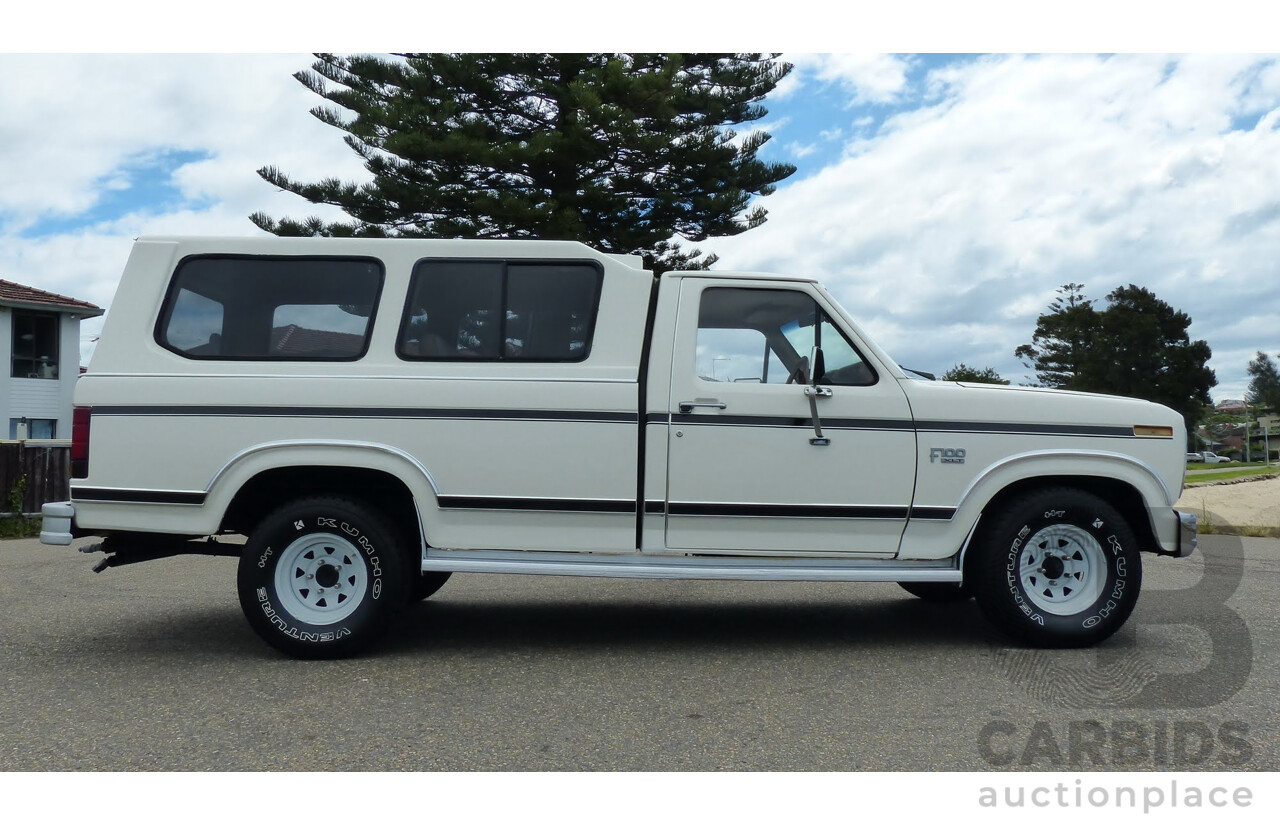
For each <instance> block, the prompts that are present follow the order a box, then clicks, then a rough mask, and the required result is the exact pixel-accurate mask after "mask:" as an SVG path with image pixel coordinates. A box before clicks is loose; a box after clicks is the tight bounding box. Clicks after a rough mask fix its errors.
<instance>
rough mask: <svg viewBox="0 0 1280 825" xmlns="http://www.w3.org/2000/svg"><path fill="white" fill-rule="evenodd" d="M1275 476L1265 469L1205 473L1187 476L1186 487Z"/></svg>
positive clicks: (1274, 472)
mask: <svg viewBox="0 0 1280 825" xmlns="http://www.w3.org/2000/svg"><path fill="white" fill-rule="evenodd" d="M1276 475H1277V473H1276V471H1275V470H1271V471H1270V472H1268V471H1267V470H1266V469H1265V468H1259V469H1256V470H1223V471H1222V472H1220V473H1205V474H1204V475H1202V476H1187V486H1188V487H1195V486H1196V485H1198V484H1208V483H1209V482H1213V481H1231V480H1232V479H1238V478H1247V479H1249V480H1250V481H1262V480H1263V479H1267V478H1275V477H1276Z"/></svg>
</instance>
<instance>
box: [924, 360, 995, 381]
mask: <svg viewBox="0 0 1280 825" xmlns="http://www.w3.org/2000/svg"><path fill="white" fill-rule="evenodd" d="M940 380H942V381H967V382H968V383H970V384H1008V383H1009V381H1008V380H1007V379H1004V378H1001V377H1000V373H998V372H996V371H995V370H994V369H992V368H991V367H983V368H982V369H978V368H977V367H971V366H969V365H968V364H966V363H964V362H963V361H961V362H960V363H959V364H956V365H955V366H954V367H952V368H951V369H949V370H947V371H946V372H944V373H943V374H942V378H941V379H940Z"/></svg>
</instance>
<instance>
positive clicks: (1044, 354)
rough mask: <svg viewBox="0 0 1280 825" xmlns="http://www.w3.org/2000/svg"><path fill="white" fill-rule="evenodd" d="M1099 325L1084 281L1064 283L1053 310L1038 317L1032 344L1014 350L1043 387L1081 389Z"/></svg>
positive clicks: (1059, 290) (1054, 300)
mask: <svg viewBox="0 0 1280 825" xmlns="http://www.w3.org/2000/svg"><path fill="white" fill-rule="evenodd" d="M1096 325H1097V312H1096V311H1095V310H1094V308H1093V301H1090V300H1089V299H1087V298H1085V297H1084V285H1083V284H1074V283H1073V284H1063V285H1062V286H1061V287H1059V288H1058V297H1056V298H1054V299H1053V302H1052V303H1051V304H1049V311H1048V312H1047V313H1045V314H1043V315H1041V316H1040V317H1039V318H1038V319H1037V320H1036V330H1035V332H1034V333H1033V334H1032V336H1031V343H1030V344H1023V345H1022V346H1020V347H1018V348H1017V349H1016V350H1014V355H1016V356H1017V357H1018V358H1020V359H1022V363H1023V364H1024V365H1026V367H1027V368H1028V369H1031V370H1034V371H1035V374H1036V380H1037V381H1039V383H1040V385H1041V386H1045V387H1061V388H1065V389H1079V387H1078V386H1077V382H1078V377H1079V376H1080V374H1081V372H1082V371H1083V370H1084V361H1085V358H1086V356H1087V354H1088V351H1089V340H1090V335H1091V334H1092V332H1093V329H1094V327H1095V326H1096Z"/></svg>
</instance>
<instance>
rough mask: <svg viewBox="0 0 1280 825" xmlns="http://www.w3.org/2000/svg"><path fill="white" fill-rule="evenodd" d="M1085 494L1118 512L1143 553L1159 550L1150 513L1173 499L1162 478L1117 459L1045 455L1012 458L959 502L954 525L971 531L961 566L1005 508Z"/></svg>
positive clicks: (1128, 460) (1096, 455)
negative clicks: (1049, 491) (1044, 497)
mask: <svg viewBox="0 0 1280 825" xmlns="http://www.w3.org/2000/svg"><path fill="white" fill-rule="evenodd" d="M1051 487H1068V488H1073V489H1078V490H1082V491H1084V492H1087V493H1090V494H1092V495H1095V496H1098V497H1099V498H1101V499H1103V500H1105V501H1107V502H1108V503H1109V504H1111V505H1112V506H1113V507H1115V508H1116V509H1117V510H1118V511H1119V512H1120V515H1121V516H1122V517H1124V519H1125V521H1126V522H1127V523H1128V524H1129V526H1130V528H1131V529H1132V530H1133V532H1134V535H1135V536H1136V537H1137V539H1138V542H1139V545H1140V547H1141V548H1142V549H1144V550H1158V549H1159V547H1160V543H1159V540H1158V538H1157V534H1156V528H1155V525H1154V523H1153V522H1152V516H1151V512H1152V510H1154V509H1155V508H1158V507H1171V506H1172V505H1173V501H1174V498H1173V497H1171V495H1170V491H1169V490H1168V488H1167V487H1166V486H1165V485H1164V482H1163V481H1161V479H1160V476H1159V475H1158V474H1157V473H1156V472H1155V470H1153V469H1152V468H1151V467H1149V466H1148V465H1146V464H1145V463H1144V462H1142V461H1140V460H1138V459H1135V458H1133V457H1132V456H1126V455H1122V454H1119V453H1104V452H1082V451H1062V452H1056V451H1045V452H1039V453H1028V454H1024V455H1019V456H1013V457H1011V458H1008V459H1005V460H1004V461H1001V462H998V463H996V464H994V465H992V466H991V467H988V468H987V469H986V470H985V471H984V472H983V473H982V474H981V475H979V476H978V477H977V478H975V479H974V481H973V482H972V483H971V484H970V485H969V488H968V489H967V490H965V492H964V494H963V495H962V496H961V499H960V502H959V504H958V505H957V508H956V516H955V518H956V520H957V521H959V523H961V524H964V525H967V526H968V527H970V528H971V533H972V535H971V538H970V540H969V541H967V542H966V543H965V545H964V547H963V548H962V549H961V559H960V561H961V565H962V566H963V564H964V559H965V557H966V555H967V552H968V550H969V548H970V547H972V546H973V545H974V544H976V543H978V542H979V541H980V540H981V538H982V530H983V525H984V524H989V523H990V522H991V521H992V519H991V514H992V513H994V512H997V511H999V509H1000V508H1001V507H1002V506H1003V505H1004V504H1005V503H1007V502H1009V501H1011V500H1013V499H1015V498H1018V497H1020V496H1023V495H1026V494H1029V493H1032V492H1034V491H1036V490H1041V489H1046V488H1051Z"/></svg>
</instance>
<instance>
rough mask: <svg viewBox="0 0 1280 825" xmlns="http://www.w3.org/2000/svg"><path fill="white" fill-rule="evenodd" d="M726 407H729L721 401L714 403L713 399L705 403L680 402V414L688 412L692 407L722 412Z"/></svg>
mask: <svg viewBox="0 0 1280 825" xmlns="http://www.w3.org/2000/svg"><path fill="white" fill-rule="evenodd" d="M727 406H729V405H728V404H726V403H724V402H723V401H716V400H715V399H714V398H712V399H708V400H706V401H681V402H680V412H683V413H687V412H690V411H691V410H693V408H694V407H711V408H712V409H716V410H723V409H724V408H725V407H727Z"/></svg>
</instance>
